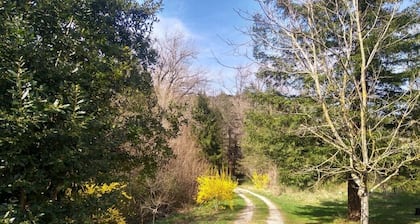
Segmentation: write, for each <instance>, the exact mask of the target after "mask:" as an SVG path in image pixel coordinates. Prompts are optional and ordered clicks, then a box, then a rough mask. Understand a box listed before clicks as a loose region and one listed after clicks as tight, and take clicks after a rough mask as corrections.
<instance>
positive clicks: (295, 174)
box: [242, 92, 331, 187]
mask: <svg viewBox="0 0 420 224" xmlns="http://www.w3.org/2000/svg"><path fill="white" fill-rule="evenodd" d="M250 97H251V100H252V101H253V109H251V110H250V111H248V113H247V114H246V117H245V127H244V131H245V134H244V137H243V140H242V147H243V148H244V152H245V154H246V155H248V156H251V158H256V157H255V154H258V153H260V154H263V155H264V156H265V157H267V158H268V159H270V160H271V161H273V162H274V163H275V164H276V165H277V166H278V169H279V178H280V181H281V182H283V183H287V184H293V185H297V186H300V187H307V186H308V185H310V184H312V183H314V181H315V180H316V178H317V176H316V173H315V172H313V171H310V168H311V167H312V166H314V165H317V164H318V163H320V162H322V161H323V159H325V158H326V154H327V153H328V152H329V151H331V148H330V147H328V146H326V145H325V144H323V143H322V142H321V141H320V140H319V139H317V138H314V137H310V136H307V135H305V132H304V130H303V129H302V127H303V126H304V125H308V122H311V123H315V124H318V123H320V122H321V121H322V117H321V115H320V114H319V113H320V108H319V106H318V105H317V104H316V103H315V102H314V101H313V100H311V99H309V98H304V97H284V96H280V95H278V94H275V93H270V92H267V93H253V94H251V95H250ZM261 162H262V161H261Z"/></svg>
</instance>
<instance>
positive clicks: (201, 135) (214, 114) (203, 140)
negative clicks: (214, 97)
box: [192, 94, 223, 167]
mask: <svg viewBox="0 0 420 224" xmlns="http://www.w3.org/2000/svg"><path fill="white" fill-rule="evenodd" d="M192 118H193V119H194V123H193V133H194V135H195V136H196V137H197V140H198V144H199V145H200V147H201V148H202V150H203V152H204V154H205V156H206V158H207V159H208V160H209V162H211V163H212V164H213V165H216V166H218V167H221V165H222V156H223V153H222V144H223V140H222V137H221V135H222V133H221V124H220V121H221V114H220V113H219V112H218V111H217V110H216V109H214V108H211V107H210V103H209V100H208V98H207V97H206V96H205V95H203V94H200V95H198V96H197V104H196V106H195V107H194V109H193V111H192Z"/></svg>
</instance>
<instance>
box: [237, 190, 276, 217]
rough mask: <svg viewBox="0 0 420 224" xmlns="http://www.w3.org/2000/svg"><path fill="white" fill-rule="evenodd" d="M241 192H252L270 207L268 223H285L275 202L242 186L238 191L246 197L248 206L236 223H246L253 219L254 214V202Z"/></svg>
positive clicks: (241, 195)
mask: <svg viewBox="0 0 420 224" xmlns="http://www.w3.org/2000/svg"><path fill="white" fill-rule="evenodd" d="M241 192H245V193H248V194H252V195H254V196H255V197H257V198H259V199H261V201H263V202H264V203H265V204H266V205H267V206H268V209H269V215H268V218H267V224H284V222H283V219H282V217H281V214H280V212H279V210H278V209H277V207H276V206H275V205H274V204H273V202H271V201H270V200H269V199H268V198H266V197H264V196H262V195H259V194H256V193H254V192H252V191H249V190H246V189H242V188H237V190H236V193H238V195H239V196H240V197H242V198H244V200H245V202H246V204H247V207H246V209H245V210H244V211H243V212H242V213H241V215H240V216H239V219H238V220H236V221H235V224H242V223H243V224H245V223H249V222H250V220H251V219H252V214H253V210H254V205H253V204H252V202H251V201H250V200H249V199H248V198H247V197H246V196H245V195H243V194H242V193H241Z"/></svg>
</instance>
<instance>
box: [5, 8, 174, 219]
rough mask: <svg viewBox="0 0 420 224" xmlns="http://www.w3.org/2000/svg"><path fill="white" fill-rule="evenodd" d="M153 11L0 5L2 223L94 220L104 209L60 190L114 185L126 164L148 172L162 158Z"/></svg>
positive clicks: (127, 167)
mask: <svg viewBox="0 0 420 224" xmlns="http://www.w3.org/2000/svg"><path fill="white" fill-rule="evenodd" d="M158 8H159V4H158V3H157V2H155V1H153V0H146V1H143V2H142V3H141V4H140V3H137V2H135V1H130V0H123V1H120V0H110V1H104V0H92V1H74V0H65V1H37V2H34V1H0V20H1V21H2V22H1V24H0V115H1V116H0V147H1V151H0V203H1V205H0V215H1V216H2V217H3V214H7V217H8V218H10V219H13V218H14V219H15V222H16V223H19V222H25V221H27V222H31V223H63V222H76V223H85V222H94V220H91V217H92V214H95V212H96V211H98V209H105V210H106V209H107V208H109V206H108V207H106V206H105V204H106V203H102V204H101V202H98V203H93V201H90V200H81V201H78V200H74V201H73V200H70V199H69V198H67V197H66V194H65V192H66V189H71V190H72V191H73V192H77V191H78V190H80V189H81V188H82V185H83V183H85V182H87V181H94V182H96V183H106V182H112V181H120V180H121V179H122V178H125V177H124V175H125V173H124V171H128V170H131V169H132V168H134V167H137V168H138V169H140V170H141V171H142V175H143V176H146V175H152V174H153V172H154V170H155V169H156V166H157V165H158V164H159V163H160V162H161V161H164V160H165V159H166V158H167V157H168V156H169V155H170V150H169V147H168V145H167V142H166V139H167V138H168V137H169V136H170V134H171V133H169V132H168V131H166V130H165V129H164V128H163V127H162V124H161V120H162V117H163V113H162V111H161V110H160V109H159V108H158V107H157V104H156V97H155V96H154V94H153V88H152V81H151V77H150V74H149V73H148V72H147V67H148V65H149V64H151V63H153V62H154V60H155V59H154V58H155V56H156V54H155V52H154V51H153V50H152V49H151V47H150V38H149V35H150V31H151V27H152V24H153V22H154V21H155V20H156V17H155V15H154V14H155V12H156V10H158ZM108 196H109V199H107V200H106V201H112V200H114V199H117V198H115V197H114V196H113V195H112V194H110V195H108ZM108 196H107V197H108ZM104 206H105V207H104ZM10 219H9V220H10Z"/></svg>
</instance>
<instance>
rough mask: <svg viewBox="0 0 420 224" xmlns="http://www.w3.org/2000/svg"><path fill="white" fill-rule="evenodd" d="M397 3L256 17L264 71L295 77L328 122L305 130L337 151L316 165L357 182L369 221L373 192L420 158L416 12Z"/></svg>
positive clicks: (277, 8) (283, 2) (264, 12)
mask: <svg viewBox="0 0 420 224" xmlns="http://www.w3.org/2000/svg"><path fill="white" fill-rule="evenodd" d="M400 3H401V2H399V1H368V0H365V1H358V0H325V1H317V0H296V1H292V0H277V1H271V0H259V4H260V6H261V13H259V14H256V15H255V16H254V23H255V25H254V27H253V30H252V38H253V39H254V41H255V43H256V46H255V57H256V58H257V59H258V60H260V61H261V62H263V63H264V65H265V67H266V68H269V70H271V71H270V72H268V73H267V75H268V76H271V77H273V78H275V79H278V80H293V81H294V82H295V83H298V85H297V86H298V87H299V88H305V91H300V92H301V94H306V95H308V96H311V97H313V98H314V99H316V100H317V102H318V103H319V105H321V107H322V114H323V118H322V119H319V118H314V119H318V120H319V122H318V123H317V124H316V125H313V123H312V125H302V129H303V130H304V131H307V132H308V133H311V134H312V135H314V136H316V137H318V138H320V139H322V140H323V141H324V142H325V143H327V144H330V145H331V146H333V147H334V148H335V149H336V150H335V152H334V153H332V154H331V155H330V156H329V158H328V159H326V160H325V161H324V162H322V163H321V164H319V165H318V166H316V167H314V168H313V169H315V170H316V171H318V172H319V173H320V174H321V175H322V176H328V175H337V174H344V173H346V174H349V175H350V176H351V178H352V180H353V181H354V183H355V185H356V188H357V189H358V191H357V195H358V196H359V198H360V201H361V217H360V221H361V223H363V224H367V223H368V222H369V192H371V191H373V190H375V189H376V188H378V187H379V186H381V185H382V184H384V183H386V182H387V181H389V180H390V179H391V178H392V177H394V176H397V175H398V173H399V170H400V169H401V168H403V167H405V166H409V165H410V163H412V162H414V161H418V160H420V137H419V135H418V132H417V131H416V130H417V129H418V125H419V122H420V120H419V116H418V114H417V115H415V114H414V113H413V111H416V110H418V108H419V96H420V93H419V88H418V86H416V82H418V80H419V78H420V76H419V62H418V55H419V52H418V49H419V42H418V40H419V39H418V38H419V37H418V36H419V29H418V27H419V12H418V5H417V6H412V8H410V7H408V8H406V9H400V8H399V4H400ZM407 43H409V45H410V46H408V47H407V46H405V48H403V49H404V50H401V48H402V46H404V44H407ZM396 77H398V82H395V83H393V82H390V81H389V80H390V79H391V80H397V79H396ZM387 80H388V81H387ZM391 92H392V94H391ZM308 115H309V116H310V114H308Z"/></svg>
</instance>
